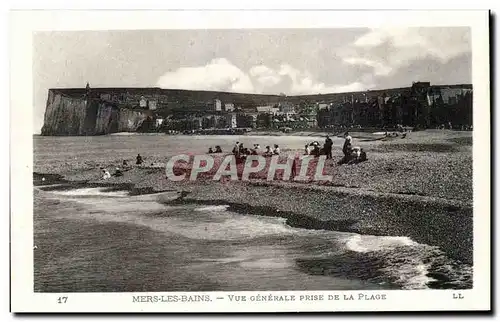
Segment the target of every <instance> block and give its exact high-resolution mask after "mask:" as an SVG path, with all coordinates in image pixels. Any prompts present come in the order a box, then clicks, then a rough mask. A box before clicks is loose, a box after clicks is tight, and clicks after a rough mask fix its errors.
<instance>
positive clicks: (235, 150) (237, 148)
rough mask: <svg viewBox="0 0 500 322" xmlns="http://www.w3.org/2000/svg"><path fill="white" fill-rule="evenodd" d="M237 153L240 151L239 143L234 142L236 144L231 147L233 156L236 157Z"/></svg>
mask: <svg viewBox="0 0 500 322" xmlns="http://www.w3.org/2000/svg"><path fill="white" fill-rule="evenodd" d="M239 151H240V142H236V144H235V145H234V147H233V154H234V155H237V154H238V152H239Z"/></svg>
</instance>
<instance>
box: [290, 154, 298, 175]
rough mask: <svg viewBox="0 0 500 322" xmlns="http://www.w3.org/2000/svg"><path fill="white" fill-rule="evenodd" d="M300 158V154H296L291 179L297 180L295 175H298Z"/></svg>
mask: <svg viewBox="0 0 500 322" xmlns="http://www.w3.org/2000/svg"><path fill="white" fill-rule="evenodd" d="M298 160H299V156H298V155H296V156H295V158H293V163H292V173H291V179H292V181H293V180H295V177H296V176H297V168H298V164H299V163H298Z"/></svg>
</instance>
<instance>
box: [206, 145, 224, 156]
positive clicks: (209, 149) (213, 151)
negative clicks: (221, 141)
mask: <svg viewBox="0 0 500 322" xmlns="http://www.w3.org/2000/svg"><path fill="white" fill-rule="evenodd" d="M208 153H209V154H211V153H222V149H221V147H220V145H216V146H215V150H214V149H212V147H209V148H208Z"/></svg>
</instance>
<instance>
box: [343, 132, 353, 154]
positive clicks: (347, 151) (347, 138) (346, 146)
mask: <svg viewBox="0 0 500 322" xmlns="http://www.w3.org/2000/svg"><path fill="white" fill-rule="evenodd" d="M344 137H345V141H344V146H343V147H342V152H343V153H344V156H347V155H350V154H351V147H352V142H351V141H352V138H351V136H350V135H349V132H345V134H344Z"/></svg>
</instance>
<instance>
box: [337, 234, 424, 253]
mask: <svg viewBox="0 0 500 322" xmlns="http://www.w3.org/2000/svg"><path fill="white" fill-rule="evenodd" d="M416 245H418V243H416V242H414V241H413V240H411V239H410V238H409V237H401V236H370V235H359V234H355V235H353V236H351V237H350V238H349V239H348V240H347V242H346V246H347V248H348V249H349V250H352V251H354V252H360V253H366V252H376V251H380V250H388V249H394V248H396V247H402V246H416Z"/></svg>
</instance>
